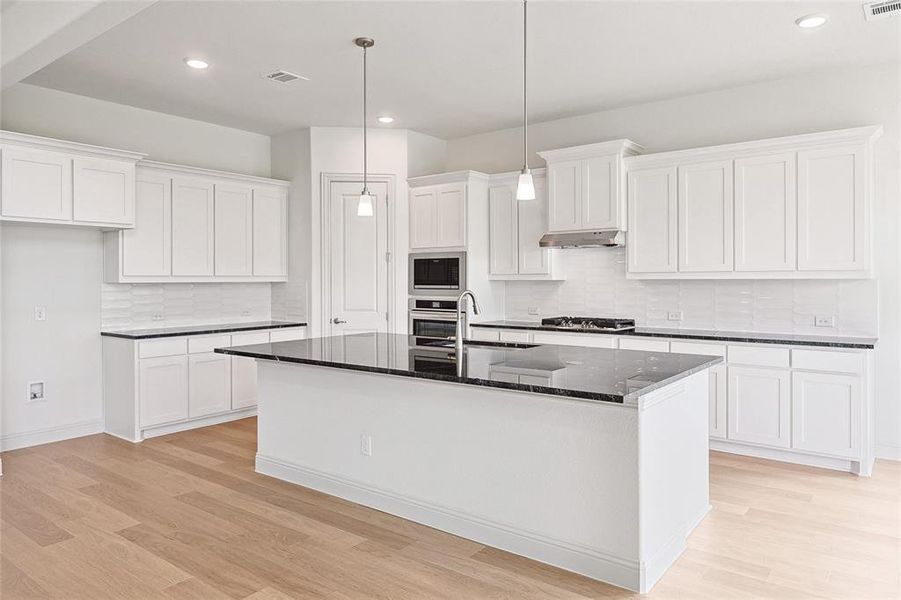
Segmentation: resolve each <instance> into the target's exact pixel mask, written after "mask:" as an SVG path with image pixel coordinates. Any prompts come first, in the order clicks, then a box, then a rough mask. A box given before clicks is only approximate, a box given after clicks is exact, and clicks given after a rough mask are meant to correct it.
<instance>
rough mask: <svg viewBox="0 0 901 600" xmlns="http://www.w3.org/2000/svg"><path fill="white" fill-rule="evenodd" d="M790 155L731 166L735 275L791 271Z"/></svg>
mask: <svg viewBox="0 0 901 600" xmlns="http://www.w3.org/2000/svg"><path fill="white" fill-rule="evenodd" d="M795 179H796V178H795V153H793V152H781V153H778V154H767V155H764V156H753V157H750V158H739V159H737V160H736V161H735V270H736V271H751V272H753V271H794V270H795V268H796V267H797V262H798V261H797V210H798V206H797V205H798V200H797V196H798V194H797V185H796V182H795Z"/></svg>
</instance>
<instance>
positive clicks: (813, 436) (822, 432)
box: [791, 371, 862, 458]
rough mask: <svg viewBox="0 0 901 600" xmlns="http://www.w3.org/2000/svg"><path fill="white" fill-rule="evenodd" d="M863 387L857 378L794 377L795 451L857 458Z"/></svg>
mask: <svg viewBox="0 0 901 600" xmlns="http://www.w3.org/2000/svg"><path fill="white" fill-rule="evenodd" d="M861 387H862V386H861V378H860V377H857V376H854V375H838V374H834V373H808V372H804V371H795V372H794V373H792V444H791V445H792V448H795V449H797V450H805V451H809V452H816V453H818V454H828V455H830V456H839V457H845V458H856V457H858V456H859V455H860V450H861V448H860V438H861V433H860V429H861V408H862V395H861Z"/></svg>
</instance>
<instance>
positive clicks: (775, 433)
mask: <svg viewBox="0 0 901 600" xmlns="http://www.w3.org/2000/svg"><path fill="white" fill-rule="evenodd" d="M728 376H729V384H728V397H729V401H728V409H727V414H728V421H729V426H728V437H729V439H730V440H735V441H739V442H751V443H754V444H763V445H766V446H775V447H778V448H788V447H789V446H791V439H790V435H791V379H790V376H789V371H787V370H782V369H760V368H757V367H732V366H730V367H728Z"/></svg>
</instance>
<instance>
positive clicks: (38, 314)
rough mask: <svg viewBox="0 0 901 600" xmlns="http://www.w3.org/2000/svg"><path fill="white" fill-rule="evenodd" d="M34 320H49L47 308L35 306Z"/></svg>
mask: <svg viewBox="0 0 901 600" xmlns="http://www.w3.org/2000/svg"><path fill="white" fill-rule="evenodd" d="M34 320H35V321H46V320H47V307H46V306H35V307H34Z"/></svg>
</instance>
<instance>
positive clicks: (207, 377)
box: [188, 352, 231, 418]
mask: <svg viewBox="0 0 901 600" xmlns="http://www.w3.org/2000/svg"><path fill="white" fill-rule="evenodd" d="M188 382H189V385H188V416H189V417H192V418H193V417H203V416H206V415H212V414H216V413H220V412H225V411H227V410H230V409H231V357H230V356H227V355H225V354H216V353H214V352H205V353H203V354H192V355H190V356H189V357H188Z"/></svg>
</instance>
